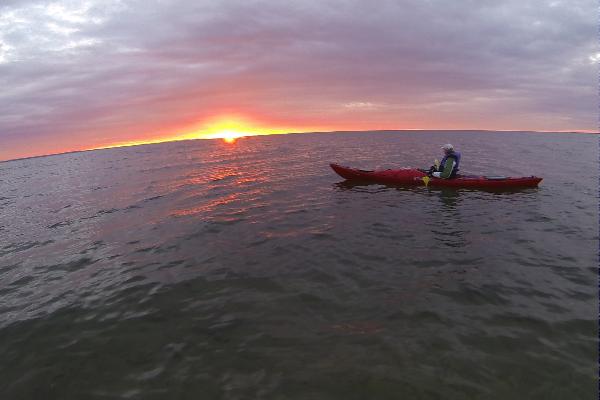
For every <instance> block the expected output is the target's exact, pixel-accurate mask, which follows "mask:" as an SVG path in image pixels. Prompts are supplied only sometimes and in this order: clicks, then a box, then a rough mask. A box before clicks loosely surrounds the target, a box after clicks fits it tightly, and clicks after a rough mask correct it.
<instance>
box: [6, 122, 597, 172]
mask: <svg viewBox="0 0 600 400" xmlns="http://www.w3.org/2000/svg"><path fill="white" fill-rule="evenodd" d="M382 132H404V133H406V132H411V133H413V132H442V133H443V132H473V133H475V132H486V133H528V134H529V133H539V134H567V135H573V134H575V135H598V134H600V132H582V131H515V130H492V129H372V130H366V131H365V130H359V131H346V130H341V131H317V132H288V133H283V134H265V135H261V134H257V135H249V136H242V137H245V138H249V137H253V136H274V135H277V136H279V135H299V134H322V133H382ZM195 140H222V139H221V138H195V139H180V140H168V141H163V142H155V143H152V142H150V143H139V144H129V145H127V144H126V145H123V146H112V147H100V148H96V149H82V150H71V151H65V152H61V153H51V154H40V155H37V156H28V157H19V158H11V159H8V160H0V164H1V163H7V162H11V161H22V160H30V159H35V158H44V157H52V156H62V155H65V154H75V153H87V152H90V151H99V150H111V149H120V148H124V147H137V146H148V145H155V144H165V143H175V142H187V141H195Z"/></svg>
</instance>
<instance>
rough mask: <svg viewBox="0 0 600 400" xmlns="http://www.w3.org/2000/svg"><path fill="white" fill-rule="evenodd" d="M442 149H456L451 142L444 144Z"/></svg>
mask: <svg viewBox="0 0 600 400" xmlns="http://www.w3.org/2000/svg"><path fill="white" fill-rule="evenodd" d="M442 150H444V151H454V146H452V145H451V144H450V143H448V144H445V145H443V146H442Z"/></svg>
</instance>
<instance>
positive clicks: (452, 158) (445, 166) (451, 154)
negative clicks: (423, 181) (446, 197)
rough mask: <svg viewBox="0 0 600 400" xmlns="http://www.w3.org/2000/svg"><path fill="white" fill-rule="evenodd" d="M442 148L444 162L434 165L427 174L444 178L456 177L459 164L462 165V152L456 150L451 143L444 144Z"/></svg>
mask: <svg viewBox="0 0 600 400" xmlns="http://www.w3.org/2000/svg"><path fill="white" fill-rule="evenodd" d="M442 150H444V158H442V162H441V163H440V165H439V166H436V165H434V166H432V167H431V168H430V169H429V173H428V174H427V175H429V176H433V177H434V178H442V179H452V178H455V177H456V174H457V173H458V166H459V165H460V153H459V152H458V151H455V150H454V146H452V145H451V144H445V145H443V146H442Z"/></svg>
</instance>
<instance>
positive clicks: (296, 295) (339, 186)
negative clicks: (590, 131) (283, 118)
mask: <svg viewBox="0 0 600 400" xmlns="http://www.w3.org/2000/svg"><path fill="white" fill-rule="evenodd" d="M450 135H451V136H450ZM594 140H595V138H593V137H591V136H577V137H573V136H568V135H517V134H510V133H498V134H492V133H486V134H475V133H457V132H454V133H427V132H419V133H405V134H398V133H377V134H375V133H373V134H322V135H290V136H273V137H252V138H245V139H243V140H238V141H236V142H235V143H234V144H228V143H224V142H223V141H222V140H214V141H189V142H181V143H164V144H160V145H150V146H139V147H131V148H123V149H111V150H105V151H94V152H87V153H78V154H67V155H61V156H57V157H47V158H40V159H31V160H22V161H15V162H9V163H0V215H1V216H2V217H1V218H0V296H1V298H2V302H0V354H2V357H1V358H0V376H2V378H3V379H2V380H0V398H3V399H4V398H7V399H13V398H14V399H17V398H23V399H29V398H31V399H38V398H61V399H62V398H65V399H66V398H134V399H136V398H139V399H152V398H157V399H159V398H166V397H172V398H200V397H206V398H224V399H228V398H231V399H233V398H290V399H292V398H297V399H305V398H328V399H330V398H331V399H334V398H340V399H352V398H356V399H358V398H422V399H439V398H444V399H464V398H473V399H506V398H528V399H529V398H540V399H541V398H543V399H546V398H592V396H593V395H595V389H596V386H595V384H596V381H595V377H596V364H595V356H594V354H595V353H594V351H595V349H596V344H597V340H596V339H597V338H596V322H597V320H596V314H595V312H596V309H595V306H594V304H597V303H596V301H597V288H596V286H595V285H596V279H597V271H596V268H595V267H593V266H594V265H596V263H597V258H596V256H597V253H596V246H597V240H598V234H597V219H598V215H597V208H596V206H597V187H596V186H595V182H597V176H596V172H595V171H592V170H590V169H589V168H588V166H589V164H590V163H591V162H592V161H594V162H595V160H596V154H595V146H594V144H595V143H596V142H595V141H594ZM448 141H450V142H452V143H453V144H455V145H456V146H457V147H460V148H461V150H462V153H463V161H462V163H463V168H465V170H467V172H479V173H482V174H497V175H498V174H505V175H521V174H535V175H541V176H543V177H544V178H545V179H544V181H543V183H542V185H541V187H540V188H539V189H528V190H523V191H517V192H510V191H509V192H507V191H502V192H494V191H472V190H464V189H458V190H456V189H451V188H441V189H437V188H425V187H396V186H385V185H378V184H375V185H364V184H362V185H357V184H353V183H349V182H340V180H339V177H337V176H336V175H335V174H334V173H333V171H331V169H330V168H329V163H330V162H339V163H342V164H347V165H352V166H356V167H359V168H365V169H373V168H377V167H381V168H397V167H406V166H422V165H428V163H429V161H428V160H430V159H431V158H432V155H431V151H432V149H433V150H434V151H437V150H438V148H439V144H441V143H446V142H448ZM532 148H535V149H536V154H535V157H534V156H533V155H532V154H531V153H528V154H527V157H526V159H525V158H524V157H522V156H523V154H521V153H520V150H518V149H532ZM558 150H560V151H558ZM492 152H493V153H494V154H503V155H507V157H509V158H510V159H509V161H510V163H509V165H510V168H509V169H503V168H505V167H504V161H505V160H506V158H505V157H503V165H499V164H495V163H494V160H493V159H491V158H489V157H486V156H485V155H487V154H490V153H492ZM569 152H571V153H573V154H579V155H580V156H579V157H578V158H577V159H571V158H570V159H568V160H562V159H561V157H563V155H564V154H570V153H569ZM547 160H552V163H548V161H547ZM573 176H577V177H578V178H579V179H576V180H574V179H573ZM590 182H594V184H593V185H592V184H591V183H590ZM348 377H351V378H352V379H350V380H348Z"/></svg>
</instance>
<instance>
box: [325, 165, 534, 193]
mask: <svg viewBox="0 0 600 400" xmlns="http://www.w3.org/2000/svg"><path fill="white" fill-rule="evenodd" d="M330 165H331V168H333V170H334V171H335V172H336V173H337V174H338V175H339V176H341V177H342V178H345V179H348V180H355V181H369V182H377V183H388V184H396V185H425V184H426V181H427V179H423V178H427V173H426V172H425V171H424V170H420V169H417V168H402V169H385V170H377V171H365V170H362V169H355V168H349V167H343V166H341V165H337V164H330ZM541 181H542V178H538V177H537V176H526V177H521V178H512V177H508V176H477V175H457V176H456V178H452V179H441V178H433V177H432V178H429V181H428V182H427V184H428V185H429V186H446V187H463V188H486V189H488V188H489V189H497V188H498V189H510V188H524V187H535V186H537V185H538V183H540V182H541Z"/></svg>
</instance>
